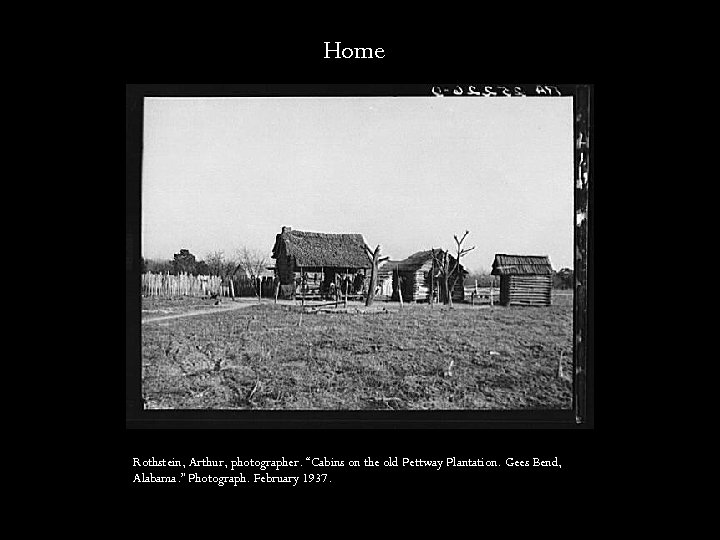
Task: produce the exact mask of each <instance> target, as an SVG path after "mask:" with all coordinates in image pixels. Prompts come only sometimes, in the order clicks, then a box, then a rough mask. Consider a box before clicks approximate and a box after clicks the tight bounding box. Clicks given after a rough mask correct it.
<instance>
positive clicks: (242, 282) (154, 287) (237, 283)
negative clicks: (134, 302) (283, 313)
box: [141, 273, 273, 298]
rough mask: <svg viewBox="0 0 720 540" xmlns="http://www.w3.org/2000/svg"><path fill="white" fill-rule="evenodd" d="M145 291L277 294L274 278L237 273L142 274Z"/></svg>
mask: <svg viewBox="0 0 720 540" xmlns="http://www.w3.org/2000/svg"><path fill="white" fill-rule="evenodd" d="M141 291H142V295H143V296H164V297H173V296H209V295H212V294H217V295H218V296H236V297H239V296H257V295H259V294H262V297H263V298H270V297H271V296H273V278H272V277H264V278H262V279H250V278H247V277H244V276H242V277H237V276H236V277H235V278H233V279H232V280H230V279H229V278H222V277H220V276H193V275H190V274H184V273H182V274H178V275H173V274H153V273H147V274H143V275H142V284H141Z"/></svg>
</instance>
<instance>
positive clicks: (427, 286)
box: [383, 250, 468, 302]
mask: <svg viewBox="0 0 720 540" xmlns="http://www.w3.org/2000/svg"><path fill="white" fill-rule="evenodd" d="M436 252H438V250H436ZM454 265H455V258H454V257H452V255H451V256H450V266H451V268H452V266H454ZM388 267H389V268H390V269H391V270H392V272H393V295H392V299H393V300H399V296H398V281H400V287H399V288H400V289H401V291H402V298H403V301H404V302H428V301H429V300H430V295H431V294H432V297H433V299H434V300H433V301H434V302H437V301H440V302H444V300H445V298H444V294H445V293H444V291H443V287H442V283H441V281H440V277H439V272H438V268H437V263H435V262H434V261H433V257H432V250H427V251H418V252H417V253H414V254H412V255H410V256H409V257H408V258H407V259H404V260H402V261H388V262H387V263H386V265H385V266H383V268H388ZM456 272H457V273H459V274H460V275H459V277H458V279H457V281H456V283H455V287H454V288H453V290H452V293H451V294H452V299H453V302H462V301H463V300H464V299H465V287H464V281H465V276H466V275H467V274H468V272H467V271H466V270H465V269H464V268H463V266H462V265H459V266H458V270H457V271H456Z"/></svg>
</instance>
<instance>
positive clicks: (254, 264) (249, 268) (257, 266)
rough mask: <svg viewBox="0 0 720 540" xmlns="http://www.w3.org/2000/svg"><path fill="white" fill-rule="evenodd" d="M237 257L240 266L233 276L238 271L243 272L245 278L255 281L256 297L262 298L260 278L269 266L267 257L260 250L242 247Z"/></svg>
mask: <svg viewBox="0 0 720 540" xmlns="http://www.w3.org/2000/svg"><path fill="white" fill-rule="evenodd" d="M236 256H237V260H238V264H237V266H236V267H235V271H234V272H233V275H235V274H236V273H237V272H238V270H242V272H243V273H244V274H245V276H247V277H249V278H250V279H252V280H253V282H254V284H253V289H254V291H255V295H256V296H257V297H258V298H260V297H261V296H262V290H261V289H260V287H261V285H260V283H259V278H260V276H261V275H262V273H263V272H264V271H265V267H266V266H267V264H268V258H267V255H265V253H264V252H262V251H260V250H258V249H250V248H248V247H242V248H240V249H238V250H237V252H236Z"/></svg>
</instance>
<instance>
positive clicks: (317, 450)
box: [118, 31, 607, 497]
mask: <svg viewBox="0 0 720 540" xmlns="http://www.w3.org/2000/svg"><path fill="white" fill-rule="evenodd" d="M359 35H360V34H355V35H354V36H352V37H351V36H346V35H344V34H343V32H342V31H328V32H327V33H322V32H315V33H314V35H313V37H310V36H309V35H307V34H302V35H291V34H287V33H284V32H280V31H278V32H275V33H270V34H269V35H268V36H264V37H263V38H257V37H254V38H253V39H250V38H237V37H236V36H233V38H232V39H230V38H228V37H225V38H224V39H218V38H217V37H215V38H214V39H212V40H210V41H207V40H205V41H203V40H196V39H189V38H188V39H185V40H177V41H167V42H166V41H163V40H162V38H160V37H159V36H155V37H153V38H150V39H147V40H145V41H142V42H135V43H133V44H132V45H131V46H128V48H127V49H126V51H125V53H126V54H125V64H126V67H127V71H126V73H127V75H126V77H125V81H124V83H125V86H124V87H121V88H123V89H124V90H125V91H126V97H127V92H128V87H127V85H135V84H151V83H152V84H159V83H164V84H171V83H172V84H173V85H183V86H185V87H186V88H191V87H192V85H193V84H201V85H202V88H204V89H206V90H207V93H212V88H208V85H217V89H218V92H219V93H225V92H227V91H228V90H229V89H230V90H232V87H233V85H237V86H242V85H247V84H267V85H271V84H314V85H318V84H323V85H325V84H327V85H337V84H343V85H347V87H345V88H347V91H348V94H349V95H352V93H353V87H356V85H365V84H398V85H399V84H400V83H402V84H413V85H415V84H420V85H427V87H428V89H429V88H430V87H432V86H433V85H436V84H444V85H455V84H458V85H466V86H467V85H469V84H474V85H483V84H506V85H512V84H548V85H552V84H596V83H597V78H598V70H599V66H598V59H597V57H595V56H594V54H595V52H594V51H593V50H592V48H591V47H587V46H586V47H584V48H577V47H573V46H571V45H570V44H569V40H568V39H565V40H564V43H565V44H564V45H563V44H562V41H561V42H560V43H558V44H556V45H554V46H547V47H539V46H538V39H540V38H541V37H542V35H537V36H530V35H523V36H521V37H518V35H517V34H513V33H512V32H509V33H508V34H507V35H506V36H501V37H499V38H493V39H490V38H488V37H487V36H486V35H480V34H478V35H476V36H470V37H468V36H467V35H465V36H463V37H459V36H458V35H454V34H453V33H452V32H449V33H448V34H447V35H445V36H441V35H439V34H438V33H437V32H435V33H429V34H428V35H427V36H418V37H412V38H398V37H393V38H383V37H377V34H376V33H375V32H368V33H367V34H366V35H364V36H363V35H360V37H358V36H359ZM388 35H390V34H388ZM203 37H205V36H203ZM586 39H587V36H586ZM324 41H332V42H334V41H341V42H342V43H343V46H348V47H373V48H376V47H383V48H384V49H385V54H386V56H385V58H384V59H373V60H367V59H366V60H335V59H332V60H326V59H324V58H323V56H324ZM598 87H600V88H602V85H596V88H595V95H597V93H598ZM333 88H335V89H337V88H338V87H333ZM162 93H163V92H162V90H161V91H159V94H162ZM265 93H266V94H268V95H271V94H272V88H271V87H268V88H266V92H265ZM402 93H403V92H402V91H399V92H398V94H402ZM443 99H444V98H443ZM450 99H452V98H450ZM478 99H484V98H478ZM126 112H127V111H126ZM127 122H128V117H127V115H126V134H127V133H128V129H129V125H128V123H127ZM593 129H594V127H593ZM126 144H127V140H126ZM127 150H128V148H127V147H126V153H127ZM126 158H127V155H126ZM128 163H131V161H129V162H128ZM594 166H595V155H594V154H593V157H592V160H591V167H592V168H591V181H593V180H594V175H593V171H594ZM129 173H131V171H129V170H126V182H127V179H128V174H129ZM131 176H132V175H131V174H130V177H131ZM129 185H130V190H129V191H127V188H128V183H126V195H128V194H132V192H133V186H132V180H131V181H130V184H129ZM593 185H594V184H593ZM591 195H592V196H593V199H592V200H591V216H592V219H593V220H594V193H592V194H591ZM127 202H128V201H127V200H126V218H127V216H128V212H130V213H132V212H133V204H134V203H133V198H132V196H131V197H130V200H129V203H130V204H127ZM593 223H594V221H591V235H590V238H591V240H590V241H591V243H592V244H594V236H593V234H592V231H593ZM127 225H128V222H127V219H126V238H125V239H126V249H127V248H128V245H127V241H128V236H127ZM131 233H132V231H131ZM131 241H132V240H131ZM126 263H127V261H126ZM590 265H591V266H590V280H591V287H593V288H594V285H593V284H594V265H593V248H592V247H591V254H590ZM126 278H127V276H126ZM128 299H130V300H128ZM590 301H591V305H590V308H589V315H590V329H589V332H590V334H591V335H592V336H593V339H594V313H593V311H594V294H593V292H592V291H591V292H590ZM126 309H131V310H132V309H134V308H133V305H132V298H131V296H128V297H127V298H126ZM126 338H127V329H126ZM125 353H126V355H127V354H132V353H131V352H130V351H128V350H126V351H125ZM591 355H592V358H593V359H594V342H593V344H592V351H591ZM593 361H594V360H593ZM123 365H124V362H123ZM593 375H594V373H593ZM592 381H593V388H592V391H593V402H592V405H593V407H592V418H591V419H592V423H591V425H585V426H578V427H576V426H573V425H572V424H571V423H569V424H565V425H552V426H551V427H548V426H546V425H544V424H542V423H530V424H520V425H518V424H512V423H510V424H507V423H501V424H497V425H483V426H482V428H481V429H476V428H472V427H467V426H466V427H465V428H463V429H454V428H455V427H456V426H454V425H452V424H450V425H442V424H436V425H435V426H434V428H433V429H429V428H428V429H409V428H411V427H412V426H411V425H402V424H400V425H392V426H388V427H387V428H386V429H375V428H376V427H377V426H372V425H371V426H370V427H369V428H368V425H363V424H358V425H356V426H355V428H354V429H334V428H332V426H327V428H326V429H317V430H316V429H308V428H306V427H305V426H302V425H300V426H297V427H298V429H275V428H272V427H271V426H270V425H263V426H261V427H262V428H263V429H223V428H222V427H223V424H222V423H213V422H206V423H201V424H199V425H198V424H196V425H195V426H194V427H199V428H200V429H185V428H186V426H185V425H184V426H183V429H166V428H169V427H171V426H172V425H173V424H172V422H170V423H168V422H165V423H163V424H162V425H161V427H162V429H157V428H151V429H127V426H126V425H125V424H124V423H120V422H118V435H119V436H120V437H121V438H122V440H123V444H122V445H121V447H123V448H124V452H121V455H119V456H118V459H119V460H121V461H122V463H123V465H124V466H122V467H121V469H120V472H121V477H120V478H121V481H122V482H123V483H124V484H125V486H126V488H127V489H128V490H130V491H131V492H133V493H135V494H138V492H139V491H146V490H147V491H149V492H157V490H162V491H167V490H178V489H180V490H182V491H187V488H185V489H183V487H182V486H177V487H176V486H168V485H162V484H160V485H152V484H132V483H131V479H132V474H131V473H132V468H131V463H132V458H133V457H138V458H140V459H148V458H150V457H153V456H154V457H156V458H158V459H160V458H170V457H172V458H176V459H189V458H190V457H196V458H197V457H211V458H216V459H230V458H234V457H244V458H253V459H276V458H278V457H280V456H285V457H286V458H287V459H304V458H305V457H307V456H311V457H326V458H328V459H337V460H345V461H347V460H349V459H360V460H363V459H364V458H366V457H368V456H371V457H373V459H379V460H381V461H382V460H383V459H387V458H388V457H389V456H398V457H403V456H406V457H414V458H424V459H444V458H446V457H450V456H457V457H458V458H477V457H483V458H485V459H496V460H498V461H502V462H504V460H505V458H507V457H513V458H516V459H530V458H532V457H540V458H541V459H553V458H554V457H556V456H557V457H558V458H559V461H560V462H561V463H562V464H563V468H562V469H561V470H559V471H558V470H554V469H552V468H541V467H538V468H532V467H530V468H522V469H506V468H501V469H500V470H499V471H494V472H493V471H490V469H480V468H478V469H470V468H465V469H462V468H457V469H450V470H446V469H445V468H444V467H443V470H442V471H441V472H439V473H436V472H434V471H431V470H425V469H417V470H414V469H407V468H397V469H393V470H390V469H386V468H383V467H379V468H377V469H374V468H368V467H362V468H360V469H359V470H357V471H356V470H353V469H349V468H348V467H343V468H334V469H327V470H324V471H322V472H328V473H329V474H332V475H333V477H334V478H335V481H334V482H333V483H332V484H325V485H322V486H321V485H313V486H311V487H309V489H313V490H325V491H328V492H330V493H337V492H338V491H340V490H343V491H344V490H349V491H353V492H356V491H358V490H365V489H380V490H381V491H382V492H384V493H390V494H395V493H400V492H403V491H406V490H410V491H411V492H412V493H415V494H417V495H418V496H422V494H423V493H424V491H423V490H433V489H436V488H443V489H451V490H452V489H454V488H456V487H457V488H460V487H463V486H466V485H477V486H483V489H485V490H488V491H492V490H504V491H512V490H514V489H520V488H522V489H525V488H530V487H531V486H533V485H534V482H535V481H540V482H543V484H544V485H546V486H554V489H558V490H560V491H563V490H578V489H583V488H582V486H589V485H591V484H592V481H593V480H594V479H596V478H597V475H598V474H601V473H602V471H603V470H604V467H605V466H606V465H604V463H605V461H604V460H605V458H606V455H605V452H606V447H607V435H603V433H604V429H603V427H602V423H600V424H599V426H600V427H595V415H594V386H595V385H594V376H593V379H592ZM120 390H121V391H120V396H121V398H123V399H122V401H123V405H125V403H124V397H125V388H124V387H122V388H120ZM127 418H128V417H127V411H126V415H125V419H126V420H127ZM180 425H182V424H180ZM243 427H244V428H248V427H250V426H249V425H248V424H244V425H243ZM343 427H345V426H343ZM215 428H220V429H215ZM603 441H605V442H603ZM314 472H318V471H317V470H315V471H314ZM275 474H282V473H275ZM290 474H295V473H290ZM279 487H280V488H286V486H279ZM191 489H192V490H193V491H195V492H196V493H207V492H208V491H214V492H217V493H222V494H223V495H225V494H228V495H229V496H232V497H237V496H238V494H239V493H238V489H229V488H227V487H226V488H222V491H218V489H219V488H217V487H214V486H209V485H203V486H202V487H199V488H191ZM254 489H262V490H266V491H267V492H268V493H269V494H270V493H273V494H277V489H278V486H270V487H267V486H262V485H259V486H254ZM296 489H297V488H296ZM303 493H305V494H307V491H302V492H300V491H298V492H297V493H296V495H301V494H303Z"/></svg>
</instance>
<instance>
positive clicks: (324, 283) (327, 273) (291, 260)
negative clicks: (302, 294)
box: [272, 227, 372, 295]
mask: <svg viewBox="0 0 720 540" xmlns="http://www.w3.org/2000/svg"><path fill="white" fill-rule="evenodd" d="M272 258H273V259H275V275H276V276H277V277H278V279H279V280H280V284H281V285H282V286H283V288H284V289H285V288H286V287H288V286H291V285H294V286H295V288H297V286H299V284H300V281H301V277H302V276H303V275H305V276H306V278H307V285H306V286H307V287H309V290H311V291H312V292H314V293H315V294H319V295H324V294H328V291H330V290H331V286H334V285H335V284H336V283H340V281H341V282H342V287H343V292H344V287H345V283H348V282H349V283H351V284H352V288H353V290H352V291H351V293H358V294H361V293H362V292H363V284H364V282H365V277H366V275H369V273H370V272H369V269H370V268H371V266H372V265H371V263H370V261H369V259H368V256H367V253H366V252H365V240H364V239H363V236H362V235H361V234H344V233H343V234H334V233H316V232H305V231H297V230H293V229H292V228H291V227H283V228H282V231H281V232H280V234H278V235H277V236H276V237H275V246H274V247H273V252H272Z"/></svg>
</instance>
